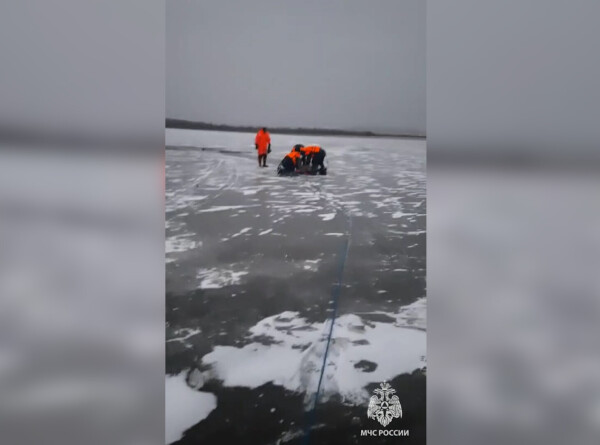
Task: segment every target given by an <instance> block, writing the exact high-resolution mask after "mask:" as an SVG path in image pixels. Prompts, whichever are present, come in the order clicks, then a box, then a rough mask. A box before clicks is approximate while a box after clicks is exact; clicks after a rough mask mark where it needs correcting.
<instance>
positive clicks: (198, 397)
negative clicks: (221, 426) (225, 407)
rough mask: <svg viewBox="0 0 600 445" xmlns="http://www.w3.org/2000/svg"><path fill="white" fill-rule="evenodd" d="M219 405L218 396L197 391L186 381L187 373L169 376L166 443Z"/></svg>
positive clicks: (176, 438) (166, 397) (166, 401)
mask: <svg viewBox="0 0 600 445" xmlns="http://www.w3.org/2000/svg"><path fill="white" fill-rule="evenodd" d="M216 407H217V398H216V396H215V395H214V394H211V393H208V392H201V391H196V390H194V389H192V388H190V387H189V386H188V385H187V383H186V381H185V373H182V374H179V375H177V376H167V377H166V381H165V443H167V444H170V443H173V442H175V441H177V440H179V439H181V437H182V436H183V433H184V432H185V431H186V430H187V429H189V428H190V427H191V426H193V425H195V424H197V423H198V422H200V421H202V420H204V419H206V418H207V417H208V415H209V414H210V413H211V411H212V410H214V409H215V408H216Z"/></svg>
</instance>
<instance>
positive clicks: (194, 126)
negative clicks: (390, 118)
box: [165, 118, 426, 139]
mask: <svg viewBox="0 0 600 445" xmlns="http://www.w3.org/2000/svg"><path fill="white" fill-rule="evenodd" d="M165 127H166V128H179V129H183V130H207V131H234V132H239V133H254V132H256V131H257V130H258V128H259V127H257V126H250V125H217V124H210V123H207V122H194V121H188V120H184V119H169V118H167V119H166V124H165ZM267 128H268V129H269V133H271V134H306V135H311V136H358V137H379V138H381V137H384V138H404V139H425V138H426V136H424V135H414V134H399V133H377V132H374V131H352V130H335V129H330V128H289V127H267Z"/></svg>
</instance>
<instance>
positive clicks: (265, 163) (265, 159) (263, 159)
mask: <svg viewBox="0 0 600 445" xmlns="http://www.w3.org/2000/svg"><path fill="white" fill-rule="evenodd" d="M261 160H262V164H261ZM258 165H259V167H260V166H265V167H266V166H267V155H266V154H265V155H258Z"/></svg>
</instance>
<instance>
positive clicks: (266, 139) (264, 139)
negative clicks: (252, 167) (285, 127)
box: [254, 127, 271, 167]
mask: <svg viewBox="0 0 600 445" xmlns="http://www.w3.org/2000/svg"><path fill="white" fill-rule="evenodd" d="M254 148H255V149H256V150H258V166H259V167H267V153H271V135H270V134H269V132H268V131H267V129H266V128H265V127H263V128H261V129H260V130H258V133H256V137H255V138H254ZM261 161H262V163H261Z"/></svg>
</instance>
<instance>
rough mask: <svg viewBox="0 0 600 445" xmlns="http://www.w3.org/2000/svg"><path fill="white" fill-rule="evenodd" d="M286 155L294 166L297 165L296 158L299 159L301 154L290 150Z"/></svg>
mask: <svg viewBox="0 0 600 445" xmlns="http://www.w3.org/2000/svg"><path fill="white" fill-rule="evenodd" d="M287 156H288V157H289V158H290V159H291V160H292V162H293V163H294V166H297V165H298V159H300V158H301V157H302V155H301V154H300V153H298V152H297V151H291V152H289V153H288V154H287Z"/></svg>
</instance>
